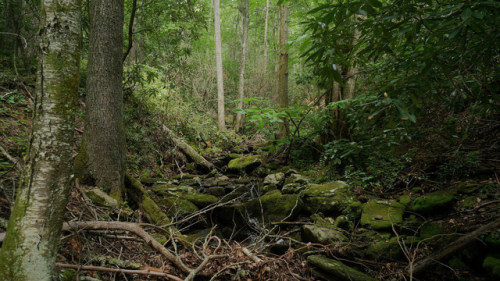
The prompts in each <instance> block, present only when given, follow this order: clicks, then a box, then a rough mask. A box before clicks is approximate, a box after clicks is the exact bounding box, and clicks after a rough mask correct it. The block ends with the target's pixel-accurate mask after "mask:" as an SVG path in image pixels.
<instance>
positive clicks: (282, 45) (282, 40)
mask: <svg viewBox="0 0 500 281" xmlns="http://www.w3.org/2000/svg"><path fill="white" fill-rule="evenodd" d="M287 42H288V4H283V5H281V6H279V69H278V96H277V101H278V106H279V107H280V108H281V109H284V108H286V107H288V49H287V48H286V44H287ZM287 135H288V124H287V122H283V123H281V124H280V129H279V133H278V136H279V138H284V137H286V136H287Z"/></svg>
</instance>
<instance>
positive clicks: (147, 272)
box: [56, 263, 182, 281]
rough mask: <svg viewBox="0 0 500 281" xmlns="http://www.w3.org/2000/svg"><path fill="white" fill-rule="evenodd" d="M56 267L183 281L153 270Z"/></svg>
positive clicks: (60, 264)
mask: <svg viewBox="0 0 500 281" xmlns="http://www.w3.org/2000/svg"><path fill="white" fill-rule="evenodd" d="M56 267H61V268H73V269H77V270H89V271H100V272H115V273H125V274H138V275H149V276H159V277H165V278H168V279H170V280H175V281H182V279H181V278H179V277H177V276H175V275H172V274H168V273H166V272H157V271H152V270H133V269H122V268H109V267H103V266H93V265H77V264H66V263H56Z"/></svg>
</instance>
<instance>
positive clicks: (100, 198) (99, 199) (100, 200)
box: [85, 188, 118, 209]
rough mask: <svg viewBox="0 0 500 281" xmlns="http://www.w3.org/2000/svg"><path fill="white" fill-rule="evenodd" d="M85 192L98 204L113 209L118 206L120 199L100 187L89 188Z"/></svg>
mask: <svg viewBox="0 0 500 281" xmlns="http://www.w3.org/2000/svg"><path fill="white" fill-rule="evenodd" d="M85 194H86V195H87V197H88V198H89V199H90V201H92V202H93V203H94V204H96V205H99V206H102V207H108V208H113V209H115V208H118V201H116V199H114V198H112V197H111V196H109V195H108V194H106V192H104V191H102V190H100V189H99V188H95V189H92V190H88V191H86V192H85Z"/></svg>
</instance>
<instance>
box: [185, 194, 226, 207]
mask: <svg viewBox="0 0 500 281" xmlns="http://www.w3.org/2000/svg"><path fill="white" fill-rule="evenodd" d="M182 199H186V200H189V201H191V202H192V203H193V204H195V205H196V206H197V207H199V208H204V207H206V206H208V205H212V204H215V203H217V202H218V201H219V199H218V198H217V197H215V196H213V195H210V194H201V193H196V194H184V195H182Z"/></svg>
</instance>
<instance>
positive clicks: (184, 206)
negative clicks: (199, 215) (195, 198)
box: [160, 196, 198, 217]
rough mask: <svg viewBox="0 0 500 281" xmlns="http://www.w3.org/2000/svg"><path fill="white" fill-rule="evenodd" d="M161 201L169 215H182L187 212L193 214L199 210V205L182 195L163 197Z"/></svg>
mask: <svg viewBox="0 0 500 281" xmlns="http://www.w3.org/2000/svg"><path fill="white" fill-rule="evenodd" d="M160 203H161V204H162V205H163V206H164V207H165V209H166V210H167V212H166V213H167V215H169V216H172V217H173V216H182V215H186V214H192V213H194V212H196V211H198V207H196V205H195V204H193V203H191V201H188V200H186V199H182V198H180V197H175V196H171V197H166V198H163V199H161V201H160Z"/></svg>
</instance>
